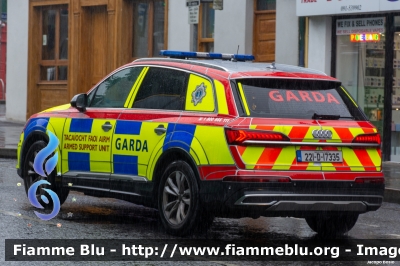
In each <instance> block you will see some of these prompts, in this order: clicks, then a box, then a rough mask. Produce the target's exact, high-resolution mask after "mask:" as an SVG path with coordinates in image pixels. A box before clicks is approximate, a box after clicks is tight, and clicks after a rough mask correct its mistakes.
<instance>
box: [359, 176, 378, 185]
mask: <svg viewBox="0 0 400 266" xmlns="http://www.w3.org/2000/svg"><path fill="white" fill-rule="evenodd" d="M354 182H355V183H356V184H384V183H385V179H384V178H383V177H358V178H356V180H355V181H354Z"/></svg>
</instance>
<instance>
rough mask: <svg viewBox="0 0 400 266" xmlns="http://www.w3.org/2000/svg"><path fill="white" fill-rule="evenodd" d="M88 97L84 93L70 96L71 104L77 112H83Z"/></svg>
mask: <svg viewBox="0 0 400 266" xmlns="http://www.w3.org/2000/svg"><path fill="white" fill-rule="evenodd" d="M87 100H88V97H87V95H86V93H80V94H77V95H75V96H74V97H72V100H71V106H72V107H75V108H76V109H78V110H79V112H85V111H86V106H87Z"/></svg>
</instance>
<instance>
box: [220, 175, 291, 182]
mask: <svg viewBox="0 0 400 266" xmlns="http://www.w3.org/2000/svg"><path fill="white" fill-rule="evenodd" d="M223 181H224V182H252V183H266V182H278V183H288V182H290V178H289V177H277V176H272V177H268V176H263V177H256V176H227V177H225V178H224V180H223Z"/></svg>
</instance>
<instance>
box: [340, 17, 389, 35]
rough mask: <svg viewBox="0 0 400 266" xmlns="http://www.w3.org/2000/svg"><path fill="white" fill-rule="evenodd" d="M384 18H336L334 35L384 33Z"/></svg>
mask: <svg viewBox="0 0 400 266" xmlns="http://www.w3.org/2000/svg"><path fill="white" fill-rule="evenodd" d="M384 32H385V18H384V17H378V18H356V19H338V20H337V21H336V35H350V34H365V33H384Z"/></svg>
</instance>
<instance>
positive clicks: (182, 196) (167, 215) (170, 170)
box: [158, 161, 201, 236]
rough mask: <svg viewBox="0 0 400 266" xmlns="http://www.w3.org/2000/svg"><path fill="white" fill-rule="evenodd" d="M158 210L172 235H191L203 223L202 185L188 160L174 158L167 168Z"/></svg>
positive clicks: (160, 188) (161, 186) (159, 191)
mask: <svg viewBox="0 0 400 266" xmlns="http://www.w3.org/2000/svg"><path fill="white" fill-rule="evenodd" d="M158 209H159V212H160V217H161V221H162V223H163V225H164V227H165V229H166V231H167V232H168V233H170V234H172V235H178V236H183V235H187V234H189V233H191V232H193V231H194V230H195V229H196V228H197V226H198V225H199V222H201V217H200V215H201V206H200V199H199V186H198V184H197V180H196V176H195V174H194V172H193V170H192V168H191V167H190V165H189V164H188V163H186V162H185V161H174V162H172V163H171V164H170V165H169V166H168V167H167V169H166V170H165V172H164V174H163V176H162V178H161V182H160V186H159V190H158Z"/></svg>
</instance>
